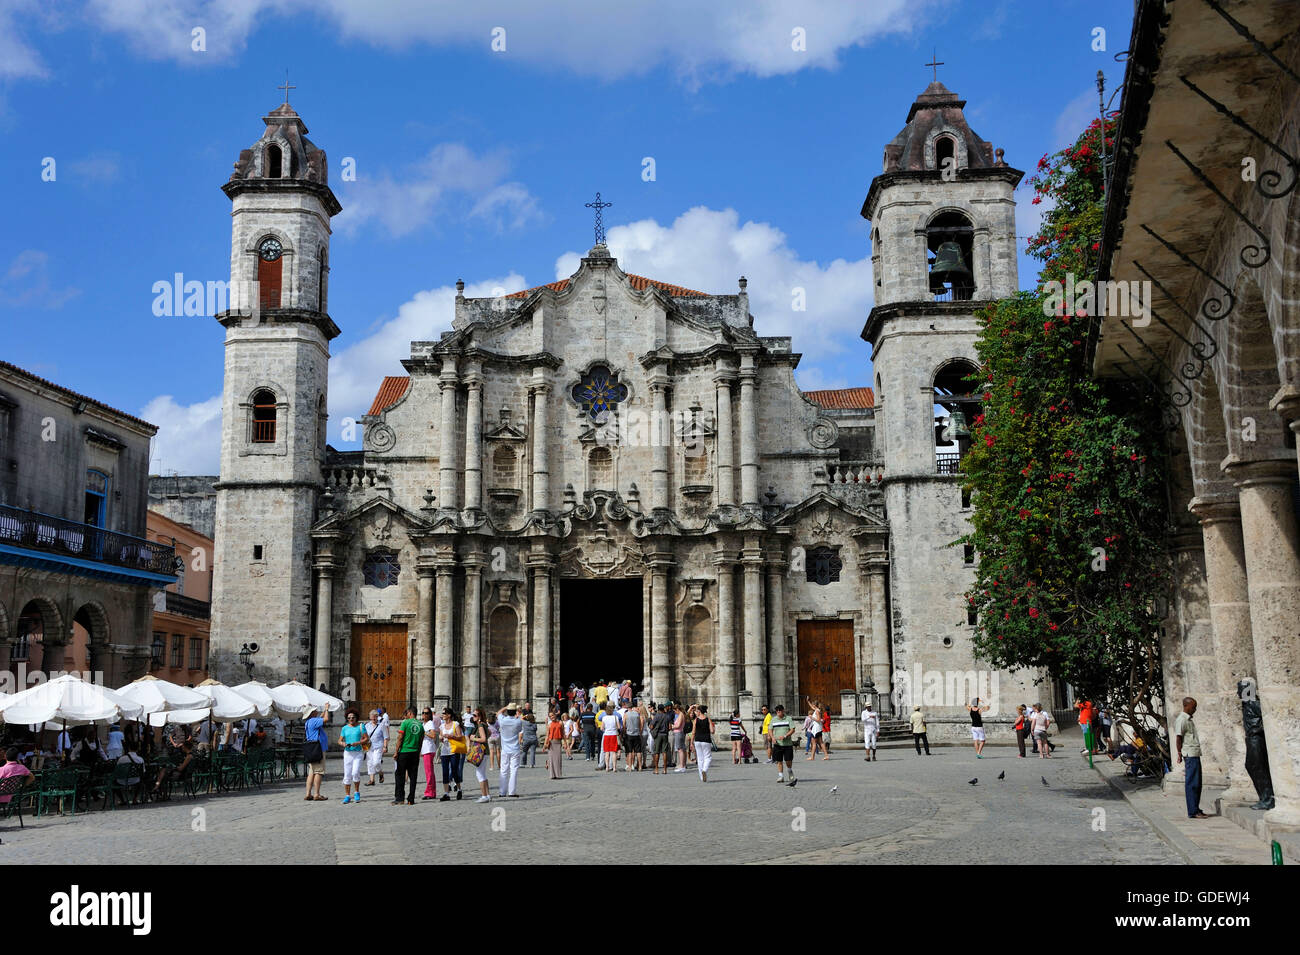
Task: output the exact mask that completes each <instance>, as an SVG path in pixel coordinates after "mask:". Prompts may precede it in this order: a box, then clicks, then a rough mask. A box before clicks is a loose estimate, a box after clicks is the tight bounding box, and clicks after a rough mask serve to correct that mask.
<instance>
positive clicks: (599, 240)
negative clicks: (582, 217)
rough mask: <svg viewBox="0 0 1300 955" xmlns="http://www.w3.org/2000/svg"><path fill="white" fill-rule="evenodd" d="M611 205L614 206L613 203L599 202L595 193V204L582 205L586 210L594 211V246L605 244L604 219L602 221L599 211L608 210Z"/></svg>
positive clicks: (598, 197)
mask: <svg viewBox="0 0 1300 955" xmlns="http://www.w3.org/2000/svg"><path fill="white" fill-rule="evenodd" d="M613 204H614V203H612V202H601V201H600V193H599V192H598V193H596V201H595V202H587V203H583V205H584V206H585V207H586V208H588V209H595V210H596V244H597V245H604V244H605V219H604V217H603V216H602V215H601V210H603V209H608V208H609V207H610V206H612V205H613Z"/></svg>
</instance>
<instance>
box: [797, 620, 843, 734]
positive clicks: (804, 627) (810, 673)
mask: <svg viewBox="0 0 1300 955" xmlns="http://www.w3.org/2000/svg"><path fill="white" fill-rule="evenodd" d="M797 637H798V643H797V646H796V650H797V652H798V656H799V712H802V711H803V707H804V706H805V705H806V704H805V703H804V697H810V698H812V699H814V700H821V702H822V703H823V704H824V705H825V706H826V708H827V709H828V710H830V712H831V713H834V714H836V715H839V712H840V691H841V690H851V689H853V687H854V680H855V677H854V674H855V673H856V672H857V666H856V660H855V658H854V654H853V621H852V620H800V621H799V627H798V634H797Z"/></svg>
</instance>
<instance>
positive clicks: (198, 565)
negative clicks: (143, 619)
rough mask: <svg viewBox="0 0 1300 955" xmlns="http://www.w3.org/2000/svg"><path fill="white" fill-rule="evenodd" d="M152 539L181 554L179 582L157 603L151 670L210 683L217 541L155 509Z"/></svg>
mask: <svg viewBox="0 0 1300 955" xmlns="http://www.w3.org/2000/svg"><path fill="white" fill-rule="evenodd" d="M147 527H148V530H147V534H148V537H149V539H150V540H152V541H156V542H157V543H159V544H163V545H166V546H168V547H173V548H175V550H176V563H175V568H176V582H175V583H172V584H168V585H167V588H166V589H165V590H159V591H157V592H156V593H155V594H154V598H153V624H152V626H151V630H152V637H151V641H150V663H149V665H150V670H151V671H152V673H153V675H154V676H156V677H158V678H159V679H161V680H170V681H172V682H173V683H179V684H181V685H182V686H183V685H186V684H189V685H190V686H194V685H195V684H198V683H202V682H203V681H204V680H206V679H207V678H208V619H209V617H210V616H211V604H210V603H209V601H210V600H211V598H212V538H210V537H207V536H205V535H204V534H201V533H199V531H197V530H195V529H194V528H193V527H190V526H189V525H188V524H182V523H179V522H178V521H174V520H172V519H171V518H169V517H167V516H166V515H164V514H160V513H159V512H158V511H155V510H152V509H151V510H150V511H149V518H148V524H147Z"/></svg>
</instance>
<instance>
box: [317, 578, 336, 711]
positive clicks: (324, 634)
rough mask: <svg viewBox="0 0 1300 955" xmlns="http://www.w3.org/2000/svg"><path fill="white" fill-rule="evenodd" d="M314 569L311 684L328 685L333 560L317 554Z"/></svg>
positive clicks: (331, 632)
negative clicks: (314, 602)
mask: <svg viewBox="0 0 1300 955" xmlns="http://www.w3.org/2000/svg"><path fill="white" fill-rule="evenodd" d="M314 563H315V569H316V655H315V658H314V659H313V661H312V672H311V685H312V686H313V687H316V688H317V689H319V688H320V687H322V686H324V687H329V685H330V644H331V642H332V638H333V630H334V628H333V620H334V560H333V558H331V557H329V556H324V555H320V554H317V555H316V560H315V562H314Z"/></svg>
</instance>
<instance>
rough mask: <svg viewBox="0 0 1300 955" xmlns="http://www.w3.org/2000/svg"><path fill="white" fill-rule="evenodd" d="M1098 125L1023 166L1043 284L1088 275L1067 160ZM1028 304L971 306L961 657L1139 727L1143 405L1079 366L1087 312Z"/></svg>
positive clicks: (1155, 465)
mask: <svg viewBox="0 0 1300 955" xmlns="http://www.w3.org/2000/svg"><path fill="white" fill-rule="evenodd" d="M1099 129H1100V124H1099V123H1094V125H1093V127H1092V128H1091V129H1090V130H1089V131H1088V132H1086V133H1084V135H1083V136H1082V137H1081V138H1080V141H1079V143H1076V145H1075V146H1074V147H1072V148H1071V149H1067V150H1064V151H1063V152H1062V153H1060V154H1058V155H1057V157H1055V159H1054V160H1051V161H1049V160H1047V159H1046V157H1045V159H1044V161H1043V162H1040V164H1039V166H1040V170H1042V171H1041V172H1040V175H1039V176H1038V177H1036V178H1035V183H1036V184H1038V185H1039V187H1040V189H1044V190H1047V191H1048V193H1049V194H1050V196H1051V198H1052V199H1053V200H1054V201H1055V206H1054V208H1053V209H1052V211H1051V212H1050V213H1049V214H1048V216H1047V218H1045V220H1044V222H1043V227H1042V230H1041V231H1040V233H1039V235H1038V236H1037V237H1036V240H1031V243H1030V245H1031V251H1032V252H1033V254H1035V255H1038V256H1039V257H1040V258H1042V259H1043V261H1044V269H1043V273H1042V275H1041V276H1040V278H1041V279H1042V280H1043V281H1048V280H1050V279H1056V280H1062V279H1063V278H1064V275H1065V273H1066V272H1068V271H1074V270H1076V269H1078V270H1079V271H1076V272H1075V275H1076V278H1077V279H1078V280H1083V279H1084V278H1091V277H1092V270H1091V268H1090V267H1089V265H1088V262H1087V257H1088V254H1089V253H1090V251H1091V250H1090V249H1089V248H1088V247H1087V246H1084V245H1082V244H1078V243H1076V244H1071V242H1072V241H1073V240H1071V239H1069V238H1068V237H1071V236H1076V235H1087V234H1089V231H1088V230H1091V229H1094V228H1095V229H1096V230H1097V231H1100V221H1101V208H1100V206H1101V202H1100V197H1101V191H1100V178H1099V176H1100V174H1099V172H1098V171H1097V166H1098V163H1097V162H1096V161H1095V160H1091V161H1089V160H1090V152H1088V153H1082V161H1080V157H1081V150H1082V149H1084V148H1086V142H1087V141H1088V139H1089V137H1090V136H1091V137H1092V138H1093V139H1095V138H1096V137H1097V135H1098V134H1099ZM1081 143H1082V144H1085V146H1083V147H1081V146H1080V144H1081ZM1063 237H1066V238H1063ZM1044 301H1045V299H1044V296H1042V295H1041V294H1039V293H1033V292H1022V293H1020V294H1019V295H1017V296H1016V297H1014V298H1010V299H1004V300H1002V301H999V302H994V303H991V304H990V305H989V306H988V307H986V308H985V309H984V310H983V311H982V312H981V313H980V315H979V318H980V321H981V323H982V331H981V335H980V339H979V341H978V343H977V352H978V354H979V358H980V362H981V365H980V370H979V377H980V382H979V385H978V390H979V391H980V392H982V397H983V409H982V412H983V413H982V414H980V415H978V416H976V418H975V419H974V421H973V422H972V426H971V439H972V441H971V449H970V451H969V452H968V454H967V456H966V458H965V460H964V462H963V472H964V473H965V474H966V475H967V477H968V484H969V486H970V487H971V489H972V490H973V491H974V492H975V496H974V506H975V509H974V514H973V517H972V519H971V523H972V528H973V529H972V532H971V533H970V534H969V535H968V536H967V537H965V538H963V539H962V543H969V544H973V545H974V546H975V549H976V552H977V554H978V555H979V565H978V567H979V569H978V571H977V579H976V583H975V585H974V587H973V588H972V589H971V590H970V591H969V592H968V594H967V599H968V601H969V603H970V605H971V606H972V608H974V609H975V610H976V611H977V612H978V624H977V627H976V634H975V638H974V643H975V650H976V653H977V654H978V655H979V656H980V657H981V658H982V659H984V660H987V661H988V662H989V663H991V664H993V665H995V666H998V667H1001V668H1008V669H1019V668H1024V667H1043V668H1046V670H1047V671H1048V672H1049V673H1050V674H1051V675H1052V676H1054V677H1057V678H1059V679H1062V680H1065V681H1067V682H1069V683H1070V684H1072V685H1073V686H1074V687H1075V688H1076V689H1077V690H1078V691H1079V692H1080V693H1081V694H1084V695H1086V696H1089V697H1091V698H1092V699H1093V700H1106V701H1107V702H1109V703H1110V705H1112V706H1114V707H1117V708H1119V709H1120V710H1122V711H1123V712H1125V714H1126V715H1129V716H1130V717H1132V718H1133V719H1134V722H1135V723H1140V720H1139V719H1138V716H1139V715H1140V714H1141V713H1143V712H1146V713H1150V712H1152V710H1153V709H1154V708H1155V707H1154V704H1155V701H1156V700H1158V699H1159V697H1160V694H1161V679H1160V669H1159V643H1158V640H1159V632H1160V622H1161V621H1160V619H1159V617H1158V615H1157V608H1158V607H1159V605H1160V603H1161V600H1160V598H1161V597H1162V596H1163V595H1165V594H1167V593H1168V592H1169V586H1170V572H1169V568H1168V561H1167V558H1166V551H1165V541H1164V528H1165V522H1166V517H1165V496H1164V464H1165V462H1164V451H1163V448H1164V440H1163V436H1162V433H1161V431H1160V427H1159V420H1158V417H1157V415H1156V409H1155V406H1154V402H1152V401H1150V400H1147V399H1146V398H1145V397H1144V396H1143V395H1141V394H1140V393H1138V392H1137V391H1135V390H1132V389H1127V388H1122V387H1112V386H1109V385H1104V384H1103V383H1101V382H1098V381H1095V380H1094V379H1093V378H1092V377H1091V375H1090V374H1089V370H1088V369H1087V368H1086V367H1085V358H1084V355H1085V351H1086V349H1085V342H1086V340H1087V325H1088V321H1089V319H1088V317H1087V316H1085V315H1083V314H1082V313H1079V314H1061V313H1060V311H1059V310H1058V311H1057V312H1056V313H1053V311H1052V309H1051V308H1050V307H1047V306H1045V304H1044Z"/></svg>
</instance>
